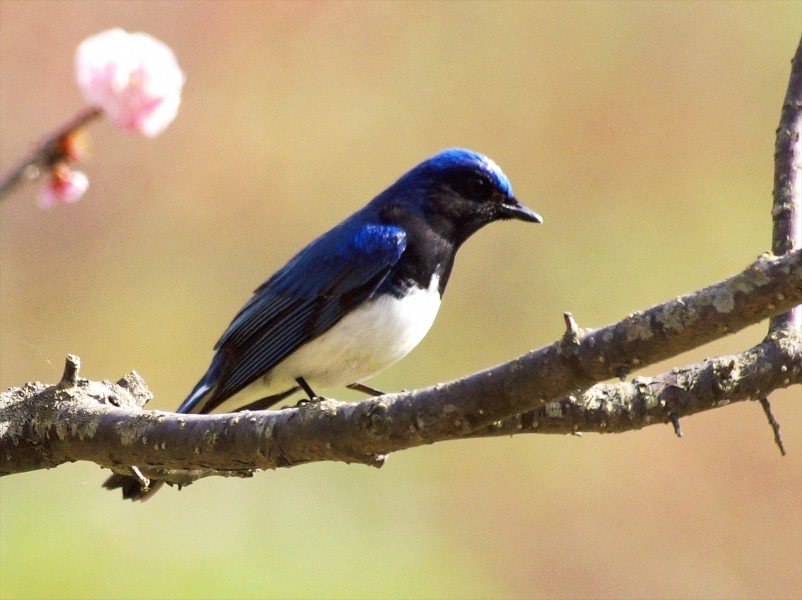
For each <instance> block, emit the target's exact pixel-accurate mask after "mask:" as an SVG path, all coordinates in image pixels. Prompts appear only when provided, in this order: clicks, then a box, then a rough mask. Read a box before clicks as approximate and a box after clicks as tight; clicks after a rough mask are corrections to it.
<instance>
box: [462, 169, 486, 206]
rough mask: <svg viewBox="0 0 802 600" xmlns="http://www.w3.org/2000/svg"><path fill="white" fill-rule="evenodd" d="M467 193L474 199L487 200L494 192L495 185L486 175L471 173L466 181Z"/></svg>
mask: <svg viewBox="0 0 802 600" xmlns="http://www.w3.org/2000/svg"><path fill="white" fill-rule="evenodd" d="M463 187H464V190H465V195H466V196H468V197H469V198H473V199H474V200H487V199H488V198H489V197H490V195H491V194H492V192H493V186H491V185H490V182H489V181H488V180H487V179H485V178H484V177H480V176H479V175H471V176H470V177H468V178H467V179H465V181H464V186H463Z"/></svg>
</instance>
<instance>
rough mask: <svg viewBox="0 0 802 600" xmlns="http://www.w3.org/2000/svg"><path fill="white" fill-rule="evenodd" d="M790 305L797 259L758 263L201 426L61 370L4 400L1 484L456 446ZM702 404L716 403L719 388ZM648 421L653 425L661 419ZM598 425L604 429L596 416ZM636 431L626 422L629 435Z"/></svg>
mask: <svg viewBox="0 0 802 600" xmlns="http://www.w3.org/2000/svg"><path fill="white" fill-rule="evenodd" d="M800 302H802V252H800V251H797V252H794V253H791V254H789V255H786V256H784V257H781V258H776V257H768V256H764V257H761V258H760V259H759V260H758V261H757V262H755V263H754V264H753V265H751V266H750V267H749V268H747V269H746V270H745V271H744V272H742V273H740V274H738V275H736V276H734V277H731V278H730V279H727V280H725V281H723V282H721V283H719V284H716V285H714V286H710V287H708V288H705V289H703V290H699V291H698V292H694V293H693V294H688V295H686V296H684V297H682V298H678V299H674V300H671V301H669V302H667V303H665V304H663V305H660V306H656V307H654V308H651V309H649V310H647V311H644V312H642V313H637V314H633V315H630V316H628V317H627V318H626V319H624V320H623V321H621V322H619V323H616V324H614V325H610V326H609V327H606V328H604V329H600V330H598V331H593V332H588V333H584V334H583V333H582V332H580V331H577V330H572V331H569V333H568V334H567V335H566V337H565V338H564V339H563V340H562V341H560V342H555V343H554V344H552V345H551V346H548V347H545V348H542V349H540V350H536V351H533V352H531V353H529V354H527V355H525V356H522V357H520V358H518V359H516V360H514V361H511V362H509V363H506V364H503V365H500V366H498V367H495V368H493V369H490V370H487V371H483V372H481V373H477V374H474V375H471V376H469V377H466V378H464V379H460V380H457V381H454V382H451V383H448V384H441V385H437V386H434V387H431V388H426V389H422V390H417V391H413V392H405V393H400V394H392V395H386V396H382V397H379V398H374V399H370V400H366V401H364V402H359V403H356V404H343V403H339V402H336V401H324V402H321V403H317V404H311V405H307V406H302V407H299V408H291V409H286V410H280V411H261V412H243V413H238V414H235V415H211V416H208V415H206V416H199V415H179V414H172V413H163V412H159V411H141V410H137V409H136V407H138V405H140V404H141V402H142V401H143V400H144V399H146V398H147V397H148V393H147V390H144V389H142V388H141V386H140V383H141V382H140V381H139V380H138V378H136V376H129V378H127V379H126V380H121V381H120V382H118V384H117V385H116V386H112V385H111V384H105V385H104V384H97V383H95V382H88V381H86V380H82V379H77V380H75V378H74V369H67V370H65V378H64V380H65V381H63V382H62V383H60V384H59V385H56V386H51V387H46V386H43V385H42V384H29V385H28V386H26V387H24V388H19V389H15V390H10V391H8V392H5V393H4V394H3V396H2V403H1V404H0V424H3V429H2V430H0V474H10V473H17V472H21V471H25V470H31V469H37V468H47V467H52V466H56V465H58V464H60V463H62V462H67V461H75V460H92V461H94V462H96V463H98V464H100V465H103V466H108V467H112V468H115V469H117V470H120V471H125V470H126V469H127V467H128V466H129V465H137V466H139V467H140V468H142V470H143V472H146V473H151V472H154V471H153V468H154V467H156V470H155V472H156V473H157V474H159V475H161V476H164V475H167V478H168V479H169V480H171V481H174V482H183V483H186V482H189V481H191V480H192V479H197V478H198V477H200V476H203V475H208V474H209V473H214V474H220V473H229V474H243V473H248V472H250V471H251V470H252V469H266V468H275V467H281V466H291V465H295V464H300V463H305V462H310V461H320V460H340V461H346V462H362V463H366V464H372V465H376V466H379V465H381V464H382V462H383V460H384V455H385V454H386V453H388V452H391V451H394V450H400V449H404V448H411V447H415V446H419V445H422V444H428V443H433V442H436V441H442V440H449V439H457V438H461V437H466V436H469V435H471V434H472V433H473V432H474V431H476V430H477V429H480V428H482V427H488V426H491V425H492V424H493V423H495V422H496V421H500V420H503V419H505V418H508V417H511V416H513V415H515V414H518V413H522V412H524V411H527V410H531V409H534V408H536V407H537V406H539V405H541V404H543V403H545V402H547V401H549V400H552V399H557V398H562V397H563V396H567V395H568V394H570V393H571V392H572V391H574V390H577V389H581V388H585V387H587V386H589V385H591V384H593V383H596V382H598V381H601V380H604V379H608V378H610V377H611V376H614V375H617V374H620V373H621V372H622V370H626V369H627V368H629V366H630V365H638V366H646V365H647V364H651V363H653V362H655V361H658V360H662V359H664V358H667V357H669V356H672V355H674V354H678V353H680V352H683V351H686V350H689V349H691V348H694V347H696V346H698V345H700V344H703V343H705V342H708V341H710V340H711V339H714V338H716V337H721V336H723V335H725V334H727V333H731V332H734V331H737V330H739V329H741V328H743V327H746V326H748V325H750V324H753V323H756V322H758V321H760V320H763V319H766V318H768V317H770V316H772V315H774V314H778V313H780V312H784V311H787V310H788V309H789V308H790V307H791V306H793V305H795V304H798V303H800ZM788 343H789V344H790V347H791V348H792V349H793V348H796V350H792V351H789V354H788V357H786V358H785V359H783V360H785V363H783V364H786V365H788V364H791V365H796V366H798V363H799V361H798V357H799V350H798V344H799V340H798V339H792V340H789V341H788ZM794 352H795V354H794ZM789 357H790V358H789ZM794 357H796V358H794ZM794 360H796V362H793V361H794ZM732 364H733V367H732V373H731V374H730V375H731V376H730V379H731V380H732V382H733V383H732V386H736V387H737V385H742V384H737V382H738V381H739V380H740V373H742V372H746V371H748V370H749V369H748V365H746V364H744V365H740V364H737V363H732ZM769 365H770V367H771V368H774V366H777V368H778V369H779V368H780V367H779V366H778V365H777V364H776V363H770V364H769ZM718 370H719V375H721V374H722V373H723V371H722V370H721V368H720V367H719V369H718ZM798 370H799V369H798V368H797V369H790V370H789V375H788V376H787V377H786V378H784V379H782V378H781V379H780V380H778V381H775V380H774V379H772V380H771V381H774V384H773V385H775V386H776V387H782V386H783V385H789V384H790V383H791V382H794V381H797V380H798V376H799V374H798ZM764 375H765V374H764ZM772 377H773V376H772ZM697 379H700V380H703V378H702V377H701V376H699V377H697ZM720 379H721V381H724V378H721V377H720ZM785 379H788V383H784V381H785ZM74 380H75V381H77V383H73V381H74ZM640 381H642V380H636V381H635V382H634V383H635V385H640ZM764 383H765V382H764ZM736 384H737V385H736ZM677 385H678V384H677ZM722 385H725V384H724V383H720V384H719V388H721V386H722ZM726 385H729V384H726ZM765 385H766V386H768V387H770V386H771V385H772V384H770V383H765ZM768 387H767V388H766V390H768ZM603 389H604V388H603ZM733 389H736V388H733ZM713 392H714V390H713V389H712V388H711V393H713ZM601 393H604V392H601ZM654 393H655V392H654V391H652V395H654ZM714 399H715V400H716V401H720V399H721V393H720V391H718V392H715V398H714ZM705 401H708V400H705ZM711 401H712V400H711ZM674 404H675V405H676V406H674V408H675V410H674V412H676V413H678V414H690V413H691V412H695V406H694V405H693V404H692V403H687V404H688V405H687V406H683V404H682V402H675V403H674ZM118 406H119V407H127V408H118ZM132 408H134V410H132ZM686 411H687V412H686ZM659 415H662V416H660V417H659V418H660V419H661V420H664V415H665V411H662V412H660V413H659ZM604 418H605V419H607V420H608V421H609V422H612V420H611V419H610V417H609V415H607V416H605V417H604ZM622 423H623V421H622ZM644 424H645V422H644V421H643V420H641V421H637V420H632V422H631V424H630V426H629V428H630V429H634V428H638V427H642V426H643V425H644ZM571 427H572V428H573V424H572V425H571ZM597 429H601V427H598V428H597ZM625 429H626V427H625V426H624V425H623V424H622V425H620V426H618V425H617V426H616V430H620V431H623V430H625ZM505 433H507V432H505ZM160 469H180V470H181V472H179V473H163V472H162V471H160ZM188 470H189V472H188Z"/></svg>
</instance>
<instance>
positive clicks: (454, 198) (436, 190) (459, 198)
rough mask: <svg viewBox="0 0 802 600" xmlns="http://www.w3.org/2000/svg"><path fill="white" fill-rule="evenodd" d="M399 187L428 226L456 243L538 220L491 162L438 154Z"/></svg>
mask: <svg viewBox="0 0 802 600" xmlns="http://www.w3.org/2000/svg"><path fill="white" fill-rule="evenodd" d="M393 187H400V188H401V189H402V190H403V191H404V192H406V194H404V195H406V196H407V197H408V198H415V199H416V200H417V201H418V207H419V209H420V210H422V211H423V212H424V213H425V214H426V215H427V217H428V218H429V219H430V220H433V221H434V222H440V223H442V224H443V226H447V227H448V228H449V229H451V230H452V231H453V234H454V235H455V237H456V241H457V243H462V242H463V241H464V240H465V239H467V238H468V236H470V235H471V234H472V233H474V232H475V231H477V230H478V229H479V228H481V227H482V226H484V225H486V224H487V223H492V222H493V221H499V220H502V219H518V220H520V221H528V222H531V223H542V222H543V219H542V217H541V216H540V215H538V214H537V213H536V212H534V211H533V210H531V209H529V208H527V207H526V206H524V205H523V204H521V203H520V202H519V201H518V199H517V198H516V197H515V195H514V194H513V192H512V186H511V185H510V182H509V180H508V179H507V176H506V175H504V172H503V171H502V170H501V169H500V168H499V166H498V165H497V164H496V163H494V162H493V161H492V160H490V159H489V158H487V157H486V156H483V155H482V154H478V153H476V152H472V151H470V150H464V149H461V148H452V149H449V150H443V151H442V152H440V153H438V154H435V155H434V156H432V157H431V158H429V159H427V160H425V161H423V162H422V163H421V164H419V165H418V166H417V167H415V168H414V169H412V170H411V171H409V172H408V173H407V174H406V175H404V176H403V177H402V178H401V179H400V180H399V181H398V182H397V183H396V185H395V186H393Z"/></svg>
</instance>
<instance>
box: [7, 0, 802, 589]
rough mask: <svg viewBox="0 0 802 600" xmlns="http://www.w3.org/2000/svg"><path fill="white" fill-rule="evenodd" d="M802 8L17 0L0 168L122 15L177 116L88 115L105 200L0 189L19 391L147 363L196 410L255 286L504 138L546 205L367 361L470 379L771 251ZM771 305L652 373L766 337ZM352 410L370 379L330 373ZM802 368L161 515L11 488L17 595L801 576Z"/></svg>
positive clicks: (468, 249)
mask: <svg viewBox="0 0 802 600" xmlns="http://www.w3.org/2000/svg"><path fill="white" fill-rule="evenodd" d="M801 26H802V8H800V4H799V3H798V2H768V1H766V2H759V3H749V2H743V3H735V2H728V3H713V2H706V3H685V2H681V3H672V2H662V3H652V2H641V3H639V2H623V3H613V2H605V3H601V2H589V3H578V2H577V3H567V2H566V3H563V2H538V3H523V2H517V3H467V2H460V3H444V2H443V3H379V2H377V3H361V2H360V3H334V2H288V3H271V2H211V1H209V2H196V3H190V2H175V3H167V2H125V1H117V2H60V1H59V2H45V1H42V2H27V1H13V0H3V1H2V3H0V132H1V133H2V135H1V136H0V171H2V172H7V171H8V170H9V169H10V168H11V167H12V166H13V164H14V163H15V162H16V161H17V160H18V159H19V158H21V157H22V156H23V155H24V154H25V153H27V151H28V150H29V149H30V147H31V145H32V144H33V143H34V142H35V141H36V140H37V139H39V138H40V137H41V136H42V135H44V134H45V133H47V132H49V131H51V130H52V129H54V128H55V127H56V126H58V125H60V124H61V123H63V122H64V121H66V120H67V119H68V118H70V117H72V116H73V115H74V114H75V113H77V111H78V110H79V109H81V108H82V107H83V101H82V99H81V97H80V93H79V91H78V89H77V86H76V85H75V83H74V81H73V54H74V51H75V48H76V46H77V45H78V44H79V42H80V41H81V40H83V39H84V38H85V37H86V36H88V35H91V34H94V33H97V32H99V31H101V30H104V29H106V28H110V27H122V28H124V29H127V30H129V31H146V32H148V33H150V34H152V35H154V36H156V37H157V38H159V39H161V40H163V41H164V42H166V43H167V44H168V45H170V46H171V47H172V48H173V49H174V50H175V52H176V55H177V57H178V61H179V63H180V65H181V67H182V68H183V70H184V71H185V73H186V78H187V83H186V86H185V88H184V95H183V104H182V107H181V110H180V111H179V115H178V118H177V120H176V122H175V123H174V124H173V125H172V126H171V127H170V128H169V129H168V130H167V131H166V132H165V133H164V134H162V135H161V136H160V137H158V138H156V139H153V140H147V139H145V138H143V137H139V136H135V135H129V134H124V133H122V132H120V131H118V130H117V129H115V128H114V127H113V126H112V125H110V124H109V123H107V122H100V123H97V124H95V125H93V126H92V127H91V130H90V131H91V138H92V148H93V150H92V156H91V159H90V160H88V161H87V162H86V163H85V164H84V165H82V166H81V167H79V168H81V169H82V170H84V171H86V172H87V173H88V175H89V177H90V181H91V184H90V188H89V192H88V195H87V196H86V197H85V198H84V199H83V200H82V201H81V202H79V203H78V204H76V205H73V206H62V207H57V208H56V209H52V210H42V209H40V208H39V207H38V206H37V203H36V193H37V186H36V185H31V186H27V187H25V188H24V189H23V190H21V191H19V192H17V193H16V194H15V195H13V196H12V197H10V198H8V199H6V200H5V201H4V202H3V203H2V205H0V386H2V388H3V389H5V388H6V387H10V386H15V385H21V384H23V383H24V382H26V381H29V380H41V381H45V382H55V381H57V380H58V378H59V376H60V375H61V371H62V367H63V360H64V356H65V355H66V354H67V353H69V352H72V353H76V354H78V355H79V356H80V357H81V359H82V364H83V370H82V375H83V376H85V377H89V378H92V379H111V380H116V379H117V378H119V377H121V376H122V375H124V374H125V373H128V372H129V371H131V370H136V371H138V372H139V373H140V374H141V375H142V376H143V377H144V378H145V380H146V381H147V382H148V384H149V385H150V387H151V389H152V391H153V392H154V393H155V395H156V399H155V400H154V402H153V404H152V407H153V408H160V409H165V410H170V409H173V408H174V407H176V406H177V405H178V403H179V402H180V401H181V400H182V399H183V398H184V396H185V395H186V393H187V392H188V390H189V389H190V388H191V387H192V386H193V385H194V383H195V381H196V379H197V378H198V377H199V376H200V375H201V374H202V372H203V371H204V370H205V368H206V366H207V364H208V361H209V359H210V358H211V350H212V346H213V344H214V342H215V341H216V340H217V338H218V336H219V335H220V334H221V333H222V331H223V329H224V328H225V327H226V326H227V324H228V323H229V321H230V319H231V318H232V317H233V315H234V313H235V312H236V311H237V309H238V308H239V307H240V306H241V304H242V303H243V302H244V301H245V300H246V299H247V298H248V297H249V295H250V293H251V291H252V290H253V289H254V288H255V287H256V286H257V285H258V284H259V283H261V282H262V281H263V280H264V279H265V278H267V276H269V275H270V274H271V273H272V272H273V271H274V270H275V269H277V268H278V267H280V266H281V265H283V263H284V261H286V260H287V259H288V258H289V257H290V256H291V255H292V254H293V253H294V252H295V251H296V250H298V249H299V248H300V247H301V246H302V245H304V244H305V243H306V242H308V241H309V240H311V239H312V238H313V237H314V236H316V235H318V234H319V233H321V232H323V231H324V230H326V229H327V228H329V227H330V226H332V225H333V224H335V223H336V222H338V221H339V220H340V219H341V218H343V217H344V216H346V215H348V214H350V213H351V212H352V211H354V210H356V209H357V208H359V207H360V206H362V205H363V204H364V203H366V202H367V201H368V200H369V199H370V198H372V197H373V196H374V195H375V194H376V193H378V192H380V191H381V190H382V189H384V188H385V187H386V186H388V185H389V184H391V183H392V182H393V181H394V180H395V179H396V178H397V177H398V176H399V175H401V174H402V173H403V172H404V171H406V170H407V169H408V168H409V167H411V166H413V165H415V164H416V163H418V162H419V161H420V160H422V159H424V158H426V157H428V156H430V155H431V154H433V153H435V152H437V151H438V150H440V149H442V148H444V147H449V146H464V147H468V148H472V149H475V150H478V151H481V152H484V153H486V154H488V155H489V156H491V157H493V158H494V159H495V160H496V161H497V162H498V163H499V164H500V165H501V166H502V167H503V169H504V170H505V172H506V173H507V175H508V176H509V177H510V179H511V180H512V182H513V186H514V189H515V191H516V194H517V195H518V197H519V198H520V199H521V200H522V201H524V202H525V203H526V204H528V205H529V206H531V207H532V208H533V209H535V210H537V211H538V212H539V213H541V214H542V215H543V216H544V217H545V223H544V224H543V225H539V226H526V225H523V224H521V223H504V224H497V225H493V226H491V227H488V228H486V229H485V230H483V231H482V232H480V233H479V234H478V235H476V236H475V237H474V238H472V239H471V240H470V242H469V243H468V244H467V245H466V246H465V247H464V248H463V250H462V251H461V255H460V256H459V258H458V260H457V265H456V268H455V271H454V274H453V276H452V279H451V281H450V284H449V289H448V293H447V294H446V295H445V298H444V303H443V307H442V310H441V312H440V316H439V318H438V320H437V322H436V323H435V326H434V328H433V329H432V331H431V332H430V334H429V336H428V337H427V338H426V339H425V340H424V342H423V343H422V344H421V346H420V347H419V348H418V349H417V350H416V351H415V352H413V353H412V354H411V355H410V356H409V357H407V358H406V359H405V360H403V361H402V362H401V363H399V364H398V365H396V366H395V367H393V368H391V369H389V370H388V371H386V372H385V373H383V374H381V375H380V376H378V377H376V378H374V379H372V380H371V381H370V382H369V383H370V384H371V385H374V386H376V387H378V388H381V389H386V390H396V389H401V388H415V387H420V386H425V385H428V384H433V383H436V382H438V381H446V380H449V379H453V378H456V377H459V376H461V375H465V374H468V373H471V372H473V371H475V370H478V369H481V368H484V367H488V366H491V365H494V364H497V363H499V362H502V361H505V360H508V359H511V358H513V357H515V356H518V355H520V354H522V353H524V352H526V351H527V350H529V349H532V348H536V347H539V346H542V345H545V344H547V343H550V342H552V341H554V340H555V339H557V338H558V337H559V336H560V335H561V334H562V331H563V320H562V312H563V311H566V310H570V311H572V312H573V314H574V315H575V317H576V319H577V321H578V322H579V324H580V326H583V327H600V326H603V325H606V324H608V323H610V322H612V321H615V320H618V319H620V318H622V317H623V316H625V315H626V314H628V313H629V312H631V311H634V310H638V309H643V308H646V307H648V306H650V305H652V304H655V303H658V302H661V301H664V300H666V299H668V298H671V297H673V296H676V295H678V294H681V293H685V292H688V291H691V290H693V289H696V288H698V287H701V286H704V285H706V284H709V283H712V282H714V281H717V280H720V279H722V278H724V277H726V276H728V275H731V274H733V273H735V272H737V271H739V270H741V269H742V268H743V267H745V266H746V265H747V264H748V263H749V262H751V261H752V260H754V259H755V257H756V256H757V255H758V254H760V253H761V252H764V251H766V250H768V249H769V248H770V231H771V224H770V207H771V190H772V161H773V158H772V157H773V144H774V131H775V129H776V127H777V123H778V118H779V111H780V106H781V103H782V99H783V96H784V93H785V88H786V84H787V80H788V74H789V68H790V59H791V57H792V56H793V53H794V50H795V48H796V45H797V43H798V41H799V35H800V30H801V29H802V27H801ZM765 330H766V324H765V323H763V324H761V325H760V326H755V327H753V328H750V329H749V330H747V331H745V332H742V333H740V334H737V335H734V336H731V337H728V338H727V339H724V340H721V341H719V342H717V343H714V344H711V345H709V346H706V347H703V348H700V349H699V350H697V351H694V352H690V353H688V354H687V355H684V356H681V357H679V358H678V359H676V360H674V361H671V362H668V363H664V364H660V365H657V366H654V367H651V368H649V369H646V370H644V371H643V372H642V373H641V374H644V375H652V374H656V373H659V372H662V371H663V370H666V369H669V368H670V367H672V366H681V365H684V364H688V363H691V362H696V361H699V360H701V359H703V358H704V357H706V356H714V355H719V354H727V353H735V352H738V351H741V350H743V349H746V348H748V347H749V346H751V345H752V344H754V343H756V342H758V341H759V340H760V339H761V337H762V336H763V335H764V333H765ZM324 391H325V392H326V393H327V394H328V395H331V396H334V397H337V398H339V399H353V398H356V397H358V396H355V395H353V394H351V393H350V392H347V391H344V390H341V389H336V390H324ZM800 396H801V394H800V389H799V387H797V388H795V389H788V390H785V391H781V392H777V393H775V394H773V395H772V397H771V399H772V402H773V406H774V411H775V413H776V416H777V418H778V419H779V421H780V423H781V425H782V427H783V428H782V432H783V434H784V438H785V443H786V446H787V448H788V452H789V455H788V456H787V457H785V458H781V457H780V454H779V452H778V450H777V448H776V447H775V446H774V443H773V441H772V433H771V430H770V428H769V426H768V425H767V424H766V419H765V417H764V415H763V413H762V411H761V409H760V407H759V406H758V405H757V404H756V403H741V404H737V405H734V406H731V407H727V408H724V409H721V410H716V411H713V412H712V413H708V414H703V415H698V416H695V417H692V418H688V419H685V420H684V421H683V428H684V431H685V437H684V438H683V439H681V440H678V439H677V438H676V437H675V436H674V434H673V432H672V429H671V427H670V426H668V425H662V426H661V425H658V426H653V427H649V428H647V429H646V430H643V431H640V432H635V433H627V434H624V435H616V436H612V435H610V436H597V435H586V436H584V437H582V438H577V437H570V436H566V437H548V436H536V435H530V436H519V437H516V438H505V439H495V440H471V441H465V442H452V443H447V444H438V445H435V446H433V447H425V448H419V449H415V450H411V451H406V452H400V453H397V454H395V455H393V456H391V458H390V460H389V461H388V464H387V465H386V466H385V468H383V469H381V470H375V469H370V468H366V467H364V466H347V465H343V464H316V465H309V466H303V467H299V468H294V469H285V470H280V471H276V472H264V473H259V474H257V475H256V476H255V477H254V478H253V479H251V480H223V479H215V480H204V481H201V482H199V483H197V484H195V485H193V486H191V487H189V488H187V489H185V490H183V491H181V492H178V491H176V490H174V489H167V490H164V491H162V492H161V493H160V494H159V495H158V496H157V497H156V498H155V499H154V500H153V501H151V502H148V503H147V504H144V505H143V504H137V505H132V504H130V503H123V502H122V501H121V500H120V499H119V497H118V496H117V495H116V494H112V493H110V492H106V491H104V490H101V489H100V487H99V486H100V484H101V482H102V481H103V479H104V478H105V477H106V475H107V474H108V472H103V471H101V470H100V469H99V468H98V467H97V466H95V465H93V464H73V465H65V466H62V467H59V468H58V469H57V470H55V471H52V472H36V473H30V474H23V475H16V476H12V477H6V478H3V479H2V481H0V595H2V597H3V598H92V597H96V598H100V597H103V598H264V597H287V598H311V597H321V598H411V597H415V598H541V597H543V598H643V597H649V598H786V597H800V596H802V590H801V589H800V582H801V581H802V407H801V406H800V405H801V404H802V403H800Z"/></svg>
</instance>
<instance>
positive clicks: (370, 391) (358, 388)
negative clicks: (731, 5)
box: [345, 383, 384, 396]
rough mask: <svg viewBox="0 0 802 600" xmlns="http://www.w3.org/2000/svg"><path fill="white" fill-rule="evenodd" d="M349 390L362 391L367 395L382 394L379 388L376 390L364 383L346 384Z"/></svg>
mask: <svg viewBox="0 0 802 600" xmlns="http://www.w3.org/2000/svg"><path fill="white" fill-rule="evenodd" d="M345 387H347V388H348V389H349V390H356V391H357V392H362V393H363V394H367V395H368V396H384V392H383V391H381V390H377V389H376V388H372V387H370V386H369V385H365V384H364V383H349V384H348V385H346V386H345Z"/></svg>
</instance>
